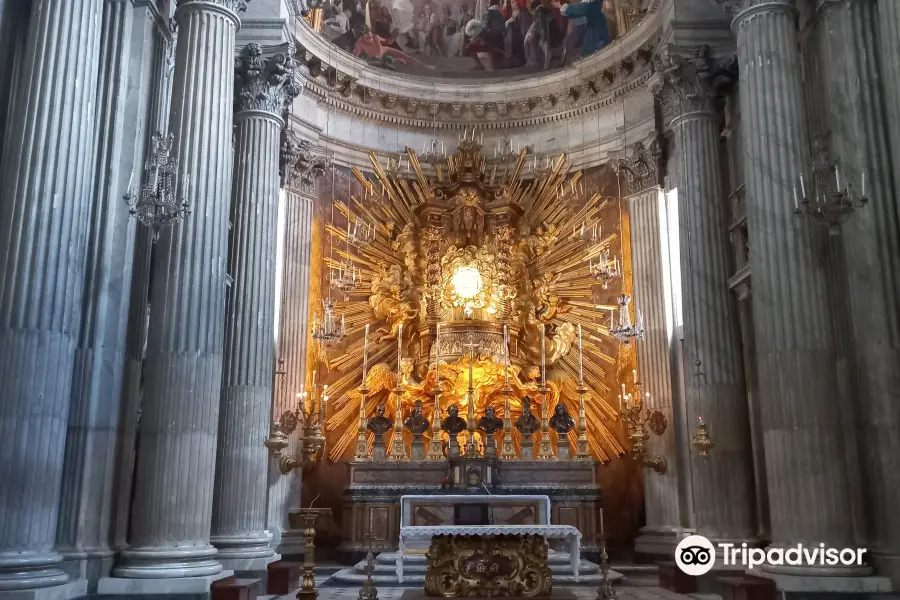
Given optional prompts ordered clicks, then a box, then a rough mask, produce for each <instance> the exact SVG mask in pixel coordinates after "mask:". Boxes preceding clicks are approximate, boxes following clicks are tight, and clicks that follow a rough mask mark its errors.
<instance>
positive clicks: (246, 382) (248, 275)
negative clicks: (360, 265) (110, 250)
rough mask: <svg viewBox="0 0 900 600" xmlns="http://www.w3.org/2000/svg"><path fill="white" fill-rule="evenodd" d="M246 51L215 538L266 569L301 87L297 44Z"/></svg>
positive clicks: (240, 75)
mask: <svg viewBox="0 0 900 600" xmlns="http://www.w3.org/2000/svg"><path fill="white" fill-rule="evenodd" d="M279 50H280V51H283V52H286V54H284V53H277V54H270V53H268V52H267V53H266V54H267V56H265V55H264V54H263V50H262V48H261V47H260V46H258V45H257V44H250V45H249V46H247V47H245V48H244V49H243V50H242V51H241V55H240V57H239V58H238V60H237V89H235V98H236V105H235V117H234V119H235V170H234V187H233V192H234V199H233V201H232V202H233V205H232V221H233V223H232V227H233V229H232V232H231V252H230V255H231V256H230V259H229V264H230V273H231V276H232V277H233V278H234V285H233V286H232V289H231V294H230V297H229V302H228V307H227V312H226V317H225V329H226V344H225V362H224V367H223V368H224V377H223V385H222V404H221V408H220V410H221V412H220V414H219V441H218V454H217V460H216V483H215V488H214V495H213V520H212V542H213V544H214V545H215V546H216V548H218V549H219V560H220V561H222V563H223V565H224V566H225V567H226V568H230V569H235V570H259V569H265V565H266V563H267V562H269V561H268V560H267V559H269V558H270V557H271V556H272V555H273V554H274V552H273V550H272V548H271V547H270V546H269V536H268V535H267V534H266V517H267V511H266V497H267V493H266V492H267V475H266V473H267V467H268V464H269V453H268V450H267V449H266V448H265V446H264V445H263V442H264V441H265V440H266V438H267V437H268V434H269V429H270V424H271V421H270V417H271V413H272V385H273V381H272V378H273V366H274V354H275V302H276V298H275V263H276V260H275V259H276V255H275V246H276V244H275V242H276V235H277V225H278V191H279V188H280V187H281V186H280V181H279V166H280V165H279V163H280V159H279V155H280V150H281V131H282V128H283V127H284V119H283V118H282V115H283V114H284V113H285V110H286V108H287V104H288V103H290V101H291V100H292V99H293V98H294V96H295V95H296V93H297V91H298V86H296V85H295V81H294V73H293V67H294V65H293V62H294V61H293V58H292V57H291V53H292V51H293V48H291V47H287V46H285V47H282V48H279Z"/></svg>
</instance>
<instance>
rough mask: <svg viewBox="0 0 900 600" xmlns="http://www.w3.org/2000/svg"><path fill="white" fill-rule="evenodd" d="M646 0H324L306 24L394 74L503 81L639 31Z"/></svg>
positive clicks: (567, 60)
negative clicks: (494, 76) (499, 76)
mask: <svg viewBox="0 0 900 600" xmlns="http://www.w3.org/2000/svg"><path fill="white" fill-rule="evenodd" d="M645 3H646V2H645V1H642V0H324V4H323V5H321V8H318V9H316V10H314V11H312V12H311V13H310V14H309V15H308V17H307V19H308V21H309V23H310V25H311V26H312V27H313V28H314V29H315V30H316V31H318V32H319V34H320V35H322V36H323V37H324V38H325V39H327V40H328V41H330V42H332V43H333V44H334V45H335V46H337V47H338V48H340V49H341V50H343V51H345V52H348V53H350V54H353V55H354V56H357V57H358V58H361V59H363V60H366V61H367V62H369V63H370V64H372V65H375V66H378V67H381V68H385V69H389V70H392V71H399V72H407V73H415V74H421V75H430V76H445V75H451V76H452V75H458V76H459V75H464V76H472V75H473V74H476V75H477V73H479V72H482V73H485V72H488V73H489V72H496V71H503V74H504V75H513V74H515V73H529V72H536V71H546V70H550V69H557V68H561V67H563V66H565V65H567V64H571V63H572V62H574V61H576V60H578V59H580V58H583V57H585V56H589V55H591V54H594V53H596V52H598V51H599V50H602V49H603V48H604V47H606V46H608V45H609V44H611V43H612V42H613V40H615V39H616V38H617V37H619V36H621V35H623V34H624V33H625V32H626V31H628V29H630V28H633V27H634V26H635V25H636V24H637V23H638V22H639V21H640V20H641V18H643V16H644V14H645V13H646V10H645V9H644V7H643V6H642V5H643V4H645Z"/></svg>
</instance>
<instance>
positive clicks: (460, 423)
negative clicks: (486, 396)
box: [441, 404, 467, 438]
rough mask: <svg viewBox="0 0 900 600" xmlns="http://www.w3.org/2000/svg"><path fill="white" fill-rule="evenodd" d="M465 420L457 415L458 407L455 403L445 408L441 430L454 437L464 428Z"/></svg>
mask: <svg viewBox="0 0 900 600" xmlns="http://www.w3.org/2000/svg"><path fill="white" fill-rule="evenodd" d="M466 425H467V423H466V420H465V419H463V418H462V417H460V416H459V407H458V406H456V405H455V404H454V405H453V406H451V407H450V408H449V409H448V410H447V418H446V419H444V420H443V421H441V430H442V431H446V432H447V433H448V434H449V435H450V437H451V438H455V437H456V436H457V435H459V434H460V432H462V431H465V429H466Z"/></svg>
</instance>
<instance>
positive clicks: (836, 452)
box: [713, 0, 859, 575]
mask: <svg viewBox="0 0 900 600" xmlns="http://www.w3.org/2000/svg"><path fill="white" fill-rule="evenodd" d="M718 2H719V3H720V4H722V5H724V6H725V7H726V8H728V9H730V10H733V11H735V16H734V20H733V22H732V28H733V29H734V31H735V33H736V35H737V48H738V61H739V67H740V73H741V85H740V102H741V112H742V123H743V125H744V127H745V129H744V134H743V136H742V139H743V144H744V157H745V182H746V192H747V203H746V204H747V218H748V229H749V246H750V258H749V262H750V268H751V271H752V273H753V294H752V301H753V312H754V329H755V345H756V351H757V358H758V360H757V366H758V369H759V383H760V413H761V419H762V425H763V439H764V443H765V455H766V476H767V484H768V489H769V501H770V519H771V536H772V543H773V545H774V546H783V545H794V544H797V543H803V544H818V543H824V544H826V545H829V546H834V547H838V548H842V547H846V546H850V545H851V544H852V542H853V528H852V524H851V520H850V519H848V518H847V515H848V511H849V510H850V497H849V490H848V485H847V465H846V462H845V457H844V451H843V445H844V440H843V439H842V426H841V422H840V406H839V399H838V392H837V381H836V377H835V374H834V371H835V368H834V347H833V332H832V330H831V307H830V306H829V303H828V301H827V298H828V294H827V289H826V288H827V284H826V282H827V276H826V268H825V263H824V258H823V257H824V255H825V254H826V247H825V236H826V233H825V232H824V231H823V230H822V228H820V227H819V226H818V225H816V224H814V223H810V222H809V221H808V220H807V219H805V218H799V217H797V216H796V215H795V214H794V211H793V200H792V195H793V187H794V185H795V182H797V181H798V178H799V175H800V173H801V172H802V171H803V169H805V168H806V165H807V164H808V163H807V157H808V150H807V143H806V141H807V136H806V121H805V116H804V107H803V100H802V92H801V86H802V85H803V78H802V75H801V68H800V57H799V53H798V50H797V40H796V11H795V8H794V5H793V2H792V1H789V0H765V1H763V0H718ZM713 435H715V433H714V432H713ZM713 451H715V450H713ZM766 568H770V567H766ZM793 569H794V572H802V571H805V570H806V569H807V568H804V567H794V568H793ZM809 569H810V570H811V571H813V572H817V573H822V574H835V575H836V574H846V573H856V572H859V569H856V568H853V567H846V568H842V567H812V568H809Z"/></svg>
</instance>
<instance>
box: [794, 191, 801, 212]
mask: <svg viewBox="0 0 900 600" xmlns="http://www.w3.org/2000/svg"><path fill="white" fill-rule="evenodd" d="M793 189H794V210H797V209H799V208H800V202H799V201H798V200H797V186H796V185H795V186H794V187H793Z"/></svg>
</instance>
